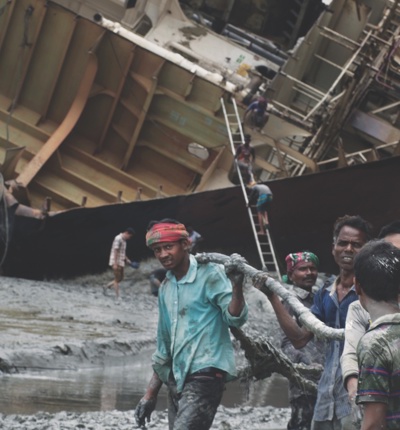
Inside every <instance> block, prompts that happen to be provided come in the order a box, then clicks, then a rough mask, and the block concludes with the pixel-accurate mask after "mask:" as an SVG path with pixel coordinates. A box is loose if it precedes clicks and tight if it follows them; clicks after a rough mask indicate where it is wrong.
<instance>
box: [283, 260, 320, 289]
mask: <svg viewBox="0 0 400 430" xmlns="http://www.w3.org/2000/svg"><path fill="white" fill-rule="evenodd" d="M317 276H318V269H317V267H316V266H315V264H314V263H313V262H311V261H309V262H304V263H299V264H297V265H296V267H295V268H294V269H293V271H292V272H291V273H288V277H289V279H290V280H291V281H292V282H293V285H295V286H296V287H299V288H303V290H307V291H310V290H311V287H312V286H313V285H315V282H316V280H317Z"/></svg>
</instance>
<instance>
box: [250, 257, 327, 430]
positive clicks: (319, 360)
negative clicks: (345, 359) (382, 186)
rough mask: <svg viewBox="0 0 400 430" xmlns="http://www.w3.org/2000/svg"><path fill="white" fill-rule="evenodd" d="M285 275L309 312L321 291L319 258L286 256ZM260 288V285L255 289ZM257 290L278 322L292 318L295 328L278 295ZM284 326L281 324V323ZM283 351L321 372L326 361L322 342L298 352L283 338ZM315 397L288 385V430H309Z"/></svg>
mask: <svg viewBox="0 0 400 430" xmlns="http://www.w3.org/2000/svg"><path fill="white" fill-rule="evenodd" d="M285 261H286V268H287V275H285V276H284V277H283V281H284V282H286V283H287V284H288V285H287V287H288V290H289V291H290V292H291V293H292V294H293V295H294V297H296V298H297V299H298V300H299V302H300V303H301V304H303V305H304V306H305V307H306V308H308V309H310V308H311V306H312V305H313V303H314V295H315V293H316V292H317V291H318V290H319V289H320V287H318V286H316V282H317V277H318V266H319V259H318V257H317V256H316V255H315V254H313V253H312V252H309V251H301V252H295V253H292V254H289V255H288V256H287V257H286V258H285ZM256 287H259V285H256ZM260 290H261V291H262V292H263V293H264V294H266V296H267V297H268V299H269V301H270V302H271V305H272V307H273V309H274V311H275V313H276V315H277V318H278V322H279V323H280V324H281V321H282V319H285V318H291V319H294V320H295V321H296V324H297V325H298V326H301V324H300V322H299V321H298V320H297V319H296V318H295V314H294V312H293V310H292V309H291V307H289V306H288V305H286V304H285V302H284V301H281V299H280V297H279V296H278V295H277V294H274V293H271V292H266V291H265V290H263V288H262V287H260ZM282 324H283V326H284V323H282ZM281 346H282V351H283V352H284V353H285V354H286V355H287V357H289V359H290V360H291V361H292V363H302V364H305V365H308V366H310V365H313V366H315V367H316V368H319V369H320V370H321V371H322V368H323V364H324V361H325V343H324V341H322V340H318V339H313V340H312V341H310V342H308V343H307V345H305V346H303V347H302V348H300V349H295V347H294V346H293V345H292V343H291V341H290V340H289V339H288V337H287V336H286V335H284V336H283V338H282V344H281ZM311 379H312V380H313V382H315V383H318V381H319V377H314V378H311ZM316 401H317V396H316V395H315V396H314V395H311V394H309V393H308V392H307V391H305V390H302V389H300V388H298V387H297V386H296V385H294V384H292V383H290V384H289V403H290V408H291V410H292V414H291V418H290V421H289V422H288V425H287V429H288V430H310V429H311V422H312V417H313V413H314V406H315V403H316Z"/></svg>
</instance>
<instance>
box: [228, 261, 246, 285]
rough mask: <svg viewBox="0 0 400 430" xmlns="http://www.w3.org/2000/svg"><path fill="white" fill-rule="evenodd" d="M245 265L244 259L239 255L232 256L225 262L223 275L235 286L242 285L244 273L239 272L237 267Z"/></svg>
mask: <svg viewBox="0 0 400 430" xmlns="http://www.w3.org/2000/svg"><path fill="white" fill-rule="evenodd" d="M245 263H247V261H246V259H245V258H244V257H242V256H241V255H239V254H232V255H231V257H230V259H229V260H228V261H226V262H225V264H224V266H225V273H226V275H227V276H228V278H229V279H230V280H231V281H232V282H233V283H234V284H235V285H242V284H243V280H244V273H243V272H242V271H240V270H239V266H240V265H242V264H245Z"/></svg>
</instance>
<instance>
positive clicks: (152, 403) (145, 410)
mask: <svg viewBox="0 0 400 430" xmlns="http://www.w3.org/2000/svg"><path fill="white" fill-rule="evenodd" d="M156 403H157V398H152V399H149V400H146V399H144V398H142V399H140V401H139V403H138V404H137V406H136V409H135V420H136V424H137V425H138V427H140V428H144V429H145V428H146V419H147V422H150V415H151V413H152V412H153V411H154V409H155V408H156Z"/></svg>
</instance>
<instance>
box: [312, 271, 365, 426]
mask: <svg viewBox="0 0 400 430" xmlns="http://www.w3.org/2000/svg"><path fill="white" fill-rule="evenodd" d="M337 282H338V279H336V281H335V282H334V283H333V284H332V285H330V286H329V287H328V288H322V289H321V290H319V291H318V292H317V294H316V295H315V298H314V304H313V306H312V307H311V312H312V313H313V314H314V315H315V316H316V317H317V318H318V319H320V320H321V321H322V322H324V323H325V324H326V325H327V326H329V327H333V328H344V327H345V324H346V316H347V310H348V308H349V305H350V304H351V303H353V302H354V301H356V300H358V296H357V294H356V292H355V289H354V286H353V287H352V288H351V290H350V291H349V292H348V293H347V295H346V296H345V297H344V298H343V300H342V301H341V302H340V303H339V301H338V297H337V293H336V284H337ZM343 346H344V341H339V340H331V341H329V342H328V346H327V351H326V356H325V364H324V366H325V367H324V371H323V373H322V376H321V379H320V381H319V384H318V396H317V403H316V405H315V409H314V417H313V420H314V421H331V420H333V418H334V416H336V418H337V419H339V420H340V419H341V418H343V417H345V416H347V415H350V413H351V406H350V402H349V400H348V394H347V391H346V390H345V388H344V386H343V380H342V369H341V367H340V357H341V355H342V352H343Z"/></svg>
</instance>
